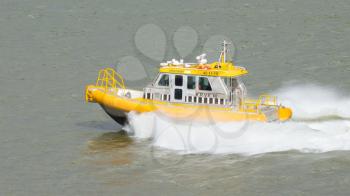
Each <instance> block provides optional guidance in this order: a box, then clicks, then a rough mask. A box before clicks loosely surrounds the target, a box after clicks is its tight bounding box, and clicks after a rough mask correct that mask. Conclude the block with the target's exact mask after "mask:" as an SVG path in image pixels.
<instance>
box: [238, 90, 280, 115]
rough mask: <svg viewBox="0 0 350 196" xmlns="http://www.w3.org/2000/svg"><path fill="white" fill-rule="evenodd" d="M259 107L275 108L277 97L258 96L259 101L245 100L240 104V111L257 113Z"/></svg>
mask: <svg viewBox="0 0 350 196" xmlns="http://www.w3.org/2000/svg"><path fill="white" fill-rule="evenodd" d="M260 106H271V107H277V97H276V96H272V95H267V94H264V95H260V96H259V99H257V100H255V99H245V100H244V102H243V103H242V106H241V107H242V110H244V111H247V112H251V113H259V112H260Z"/></svg>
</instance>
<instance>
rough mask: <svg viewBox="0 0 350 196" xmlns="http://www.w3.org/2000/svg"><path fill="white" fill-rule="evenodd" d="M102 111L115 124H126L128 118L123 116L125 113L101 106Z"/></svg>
mask: <svg viewBox="0 0 350 196" xmlns="http://www.w3.org/2000/svg"><path fill="white" fill-rule="evenodd" d="M100 106H101V107H102V109H103V110H104V111H105V112H106V113H107V114H108V116H110V117H111V118H112V119H113V120H115V121H116V122H117V123H119V124H120V125H125V124H127V123H128V118H127V116H126V114H125V112H123V111H120V110H115V109H113V108H110V107H106V106H104V105H101V104H100Z"/></svg>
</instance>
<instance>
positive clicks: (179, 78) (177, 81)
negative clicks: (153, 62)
mask: <svg viewBox="0 0 350 196" xmlns="http://www.w3.org/2000/svg"><path fill="white" fill-rule="evenodd" d="M182 83H183V78H182V76H181V75H175V86H182Z"/></svg>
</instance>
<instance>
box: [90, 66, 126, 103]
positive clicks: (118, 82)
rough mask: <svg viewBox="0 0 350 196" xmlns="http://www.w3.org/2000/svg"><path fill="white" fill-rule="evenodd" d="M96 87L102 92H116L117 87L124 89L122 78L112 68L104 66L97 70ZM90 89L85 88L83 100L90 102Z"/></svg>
mask: <svg viewBox="0 0 350 196" xmlns="http://www.w3.org/2000/svg"><path fill="white" fill-rule="evenodd" d="M95 87H96V88H98V89H100V90H104V92H115V93H116V92H118V90H119V89H123V90H124V89H125V84H124V78H123V77H122V76H121V75H120V74H119V73H118V72H116V71H115V70H114V69H112V68H105V69H102V70H100V71H99V72H98V78H97V80H96V85H95ZM89 93H90V91H88V90H86V93H85V100H86V101H88V102H92V101H93V100H92V98H91V97H92V96H91V95H89Z"/></svg>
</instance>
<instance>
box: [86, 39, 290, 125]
mask: <svg viewBox="0 0 350 196" xmlns="http://www.w3.org/2000/svg"><path fill="white" fill-rule="evenodd" d="M227 46H228V43H227V42H225V41H224V43H223V50H222V51H221V53H220V57H219V60H218V61H217V62H213V63H207V59H206V58H205V56H206V55H205V54H202V55H200V56H198V57H197V63H184V62H183V60H180V61H177V60H175V59H173V60H172V61H167V62H165V63H161V64H160V69H159V73H158V75H157V77H156V78H155V80H154V81H153V82H152V83H151V84H149V85H148V86H146V87H145V88H144V89H143V91H137V90H132V89H127V88H126V87H125V84H124V79H123V77H122V76H121V75H120V74H119V73H117V72H116V71H115V70H114V69H112V68H106V69H103V70H100V72H99V74H98V78H97V81H96V83H95V84H94V85H88V86H87V87H86V93H85V95H86V96H85V99H86V101H87V102H94V103H98V104H100V105H101V106H102V108H103V109H104V110H105V112H106V113H107V114H108V115H109V116H111V117H112V118H113V119H114V120H116V121H117V122H118V123H120V124H124V123H125V122H127V113H129V112H132V111H134V112H137V113H143V112H159V113H161V114H162V115H165V116H168V117H171V118H176V119H182V120H186V121H208V120H211V121H215V122H228V121H262V122H270V121H286V120H289V119H290V118H291V117H292V110H291V109H290V108H287V107H284V106H282V105H280V104H278V103H277V98H276V97H275V96H271V95H267V94H264V95H261V96H260V97H259V98H258V99H255V100H254V99H249V98H246V88H245V86H244V84H243V82H242V81H241V80H240V77H241V76H243V75H245V74H247V73H248V71H247V70H246V69H245V68H244V67H239V66H236V65H234V63H233V62H232V60H228V59H227V58H228V57H227V53H228V48H227Z"/></svg>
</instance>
